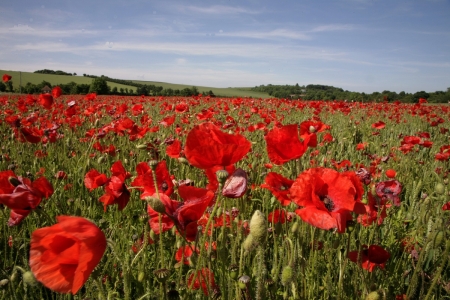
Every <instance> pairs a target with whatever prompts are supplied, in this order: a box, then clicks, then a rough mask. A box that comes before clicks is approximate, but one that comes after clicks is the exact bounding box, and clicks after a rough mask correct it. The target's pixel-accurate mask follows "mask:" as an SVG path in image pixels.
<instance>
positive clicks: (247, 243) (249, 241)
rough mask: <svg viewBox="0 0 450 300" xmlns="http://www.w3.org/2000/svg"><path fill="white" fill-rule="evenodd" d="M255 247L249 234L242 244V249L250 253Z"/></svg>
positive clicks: (253, 240)
mask: <svg viewBox="0 0 450 300" xmlns="http://www.w3.org/2000/svg"><path fill="white" fill-rule="evenodd" d="M254 246H255V239H254V238H253V235H252V234H251V233H250V234H249V235H248V236H247V237H246V238H245V240H244V243H243V244H242V248H244V250H245V251H247V252H250V251H252V250H253V248H254Z"/></svg>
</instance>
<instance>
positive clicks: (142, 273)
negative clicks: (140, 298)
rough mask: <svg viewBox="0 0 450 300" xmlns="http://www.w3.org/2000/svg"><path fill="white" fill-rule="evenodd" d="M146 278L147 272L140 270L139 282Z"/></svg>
mask: <svg viewBox="0 0 450 300" xmlns="http://www.w3.org/2000/svg"><path fill="white" fill-rule="evenodd" d="M144 279H145V272H143V271H141V272H139V274H138V278H137V280H138V281H139V282H143V281H144Z"/></svg>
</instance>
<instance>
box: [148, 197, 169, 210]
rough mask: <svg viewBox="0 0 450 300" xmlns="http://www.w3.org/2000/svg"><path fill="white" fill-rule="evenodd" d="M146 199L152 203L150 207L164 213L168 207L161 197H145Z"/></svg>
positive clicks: (149, 203)
mask: <svg viewBox="0 0 450 300" xmlns="http://www.w3.org/2000/svg"><path fill="white" fill-rule="evenodd" d="M145 201H147V203H148V205H150V207H151V208H152V209H153V210H154V211H156V212H158V213H160V214H164V213H165V212H166V207H165V206H164V203H162V201H161V200H160V199H158V198H155V197H145Z"/></svg>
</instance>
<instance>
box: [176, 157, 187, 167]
mask: <svg viewBox="0 0 450 300" xmlns="http://www.w3.org/2000/svg"><path fill="white" fill-rule="evenodd" d="M178 162H179V163H181V164H184V165H188V164H189V162H188V160H187V159H186V158H184V157H178Z"/></svg>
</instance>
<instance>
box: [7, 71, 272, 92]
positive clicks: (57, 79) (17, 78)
mask: <svg viewBox="0 0 450 300" xmlns="http://www.w3.org/2000/svg"><path fill="white" fill-rule="evenodd" d="M5 73H7V74H9V75H11V76H12V81H13V86H14V88H15V89H18V88H19V86H20V83H21V82H22V86H25V85H26V84H27V83H28V82H31V83H32V84H39V83H41V82H42V81H43V80H45V81H48V82H50V83H51V84H52V85H58V84H67V83H69V82H72V81H73V82H75V83H77V84H90V83H91V82H92V78H89V77H83V76H66V75H52V74H40V73H31V72H19V71H10V70H0V75H2V74H5ZM132 81H133V82H136V83H141V84H147V85H155V86H162V87H163V88H164V89H168V88H171V89H173V90H176V89H179V90H182V89H184V88H191V87H192V85H185V84H173V83H166V82H158V81H141V80H132ZM108 86H110V87H111V89H112V88H114V87H117V89H119V90H120V89H121V88H123V89H125V88H127V89H129V90H130V89H132V90H133V91H134V92H135V91H136V87H134V86H129V85H123V84H118V83H115V82H109V81H108ZM197 89H198V90H199V92H202V93H203V92H205V93H207V92H209V91H210V90H211V91H212V92H213V93H214V94H215V95H216V96H224V97H253V98H269V97H270V96H269V94H267V93H261V92H254V91H251V90H250V89H251V88H250V87H233V88H232V87H230V88H215V87H206V86H197Z"/></svg>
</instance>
